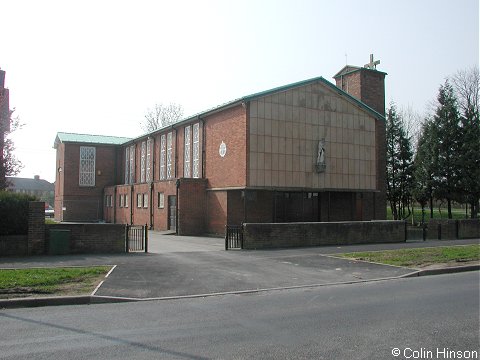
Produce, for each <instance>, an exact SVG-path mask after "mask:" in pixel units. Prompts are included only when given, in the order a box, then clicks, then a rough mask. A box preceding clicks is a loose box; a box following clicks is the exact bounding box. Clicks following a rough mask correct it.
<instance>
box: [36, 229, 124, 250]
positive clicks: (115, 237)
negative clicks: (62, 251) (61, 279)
mask: <svg viewBox="0 0 480 360" xmlns="http://www.w3.org/2000/svg"><path fill="white" fill-rule="evenodd" d="M55 229H57V230H69V231H70V236H69V238H70V246H69V253H70V254H86V253H124V252H125V225H123V224H87V223H85V224H47V225H45V242H46V245H47V246H46V248H47V252H48V249H49V241H50V230H55Z"/></svg>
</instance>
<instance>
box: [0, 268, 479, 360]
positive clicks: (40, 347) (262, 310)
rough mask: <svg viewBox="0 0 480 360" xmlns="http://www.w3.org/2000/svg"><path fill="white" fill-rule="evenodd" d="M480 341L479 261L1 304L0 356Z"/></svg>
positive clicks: (306, 352)
mask: <svg viewBox="0 0 480 360" xmlns="http://www.w3.org/2000/svg"><path fill="white" fill-rule="evenodd" d="M479 346H480V345H479V272H477V271H475V272H468V273H460V274H450V275H437V276H429V277H420V278H409V279H397V280H389V281H381V282H369V283H360V284H349V285H337V286H325V287H320V288H307V289H293V290H282V291H269V292H265V293H259V294H249V295H226V296H218V297H208V298H196V299H183V300H169V301H147V302H135V303H120V304H102V305H89V306H85V305H84V306H64V307H44V308H30V309H11V310H1V311H0V359H207V358H208V359H210V358H215V359H286V358H289V359H405V358H422V357H420V356H421V355H422V353H421V352H422V351H423V355H427V356H428V355H430V353H429V352H432V355H434V356H433V357H423V358H434V359H437V358H442V359H443V358H447V357H441V356H442V354H443V353H442V351H455V352H458V351H461V352H462V353H463V354H466V353H465V352H467V351H468V352H469V354H474V353H472V352H473V351H477V352H478V353H480V349H479ZM394 348H398V349H399V351H400V356H398V357H394V356H393V355H392V349H394ZM415 351H417V352H418V353H415ZM437 351H440V357H439V356H437V355H438V353H437ZM478 353H477V354H478ZM415 355H417V357H414V356H415ZM464 357H465V356H464ZM450 358H452V357H450ZM457 358H458V357H457ZM477 358H478V355H477Z"/></svg>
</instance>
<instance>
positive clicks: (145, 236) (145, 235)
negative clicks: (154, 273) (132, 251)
mask: <svg viewBox="0 0 480 360" xmlns="http://www.w3.org/2000/svg"><path fill="white" fill-rule="evenodd" d="M144 239H145V252H146V253H147V252H148V227H147V224H145V233H144Z"/></svg>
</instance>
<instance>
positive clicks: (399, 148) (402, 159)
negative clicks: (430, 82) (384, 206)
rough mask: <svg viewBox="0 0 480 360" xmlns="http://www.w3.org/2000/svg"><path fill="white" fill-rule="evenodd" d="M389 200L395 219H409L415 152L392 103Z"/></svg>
mask: <svg viewBox="0 0 480 360" xmlns="http://www.w3.org/2000/svg"><path fill="white" fill-rule="evenodd" d="M386 121H387V124H386V137H387V200H388V201H389V203H390V208H391V209H392V215H393V218H394V219H401V218H403V219H404V218H407V217H408V216H409V215H410V213H411V211H410V205H411V198H412V185H413V183H412V181H413V178H412V177H413V164H412V158H413V152H412V149H411V144H410V138H409V137H408V136H407V135H406V131H405V124H404V123H403V121H402V118H401V116H400V115H399V114H398V112H397V108H396V105H395V104H394V103H392V104H391V105H390V108H389V109H388V113H387V119H386Z"/></svg>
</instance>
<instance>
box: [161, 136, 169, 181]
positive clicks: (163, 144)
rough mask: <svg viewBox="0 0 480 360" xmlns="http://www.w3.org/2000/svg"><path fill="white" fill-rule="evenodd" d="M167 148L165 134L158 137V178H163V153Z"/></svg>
mask: <svg viewBox="0 0 480 360" xmlns="http://www.w3.org/2000/svg"><path fill="white" fill-rule="evenodd" d="M166 148H167V139H166V136H165V134H163V135H162V137H161V139H160V180H165V153H166Z"/></svg>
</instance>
